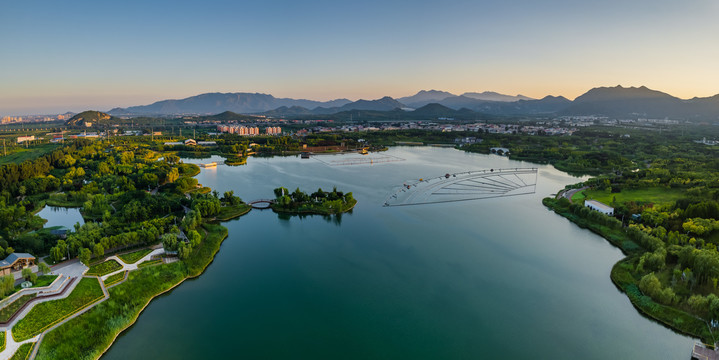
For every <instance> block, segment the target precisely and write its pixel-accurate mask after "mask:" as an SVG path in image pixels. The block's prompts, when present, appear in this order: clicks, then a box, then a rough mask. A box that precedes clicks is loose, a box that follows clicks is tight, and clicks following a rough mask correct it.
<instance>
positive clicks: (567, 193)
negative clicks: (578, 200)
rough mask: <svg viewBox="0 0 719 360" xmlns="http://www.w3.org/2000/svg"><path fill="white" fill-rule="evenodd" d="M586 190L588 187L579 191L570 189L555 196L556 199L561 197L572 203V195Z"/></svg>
mask: <svg viewBox="0 0 719 360" xmlns="http://www.w3.org/2000/svg"><path fill="white" fill-rule="evenodd" d="M587 189H589V186H583V187H581V188H579V189H570V190H567V191H563V192H560V193H559V194H557V198H559V197H560V196H561V197H564V198H566V199H567V200H569V202H572V196H574V194H576V193H578V192H580V191H583V190H587Z"/></svg>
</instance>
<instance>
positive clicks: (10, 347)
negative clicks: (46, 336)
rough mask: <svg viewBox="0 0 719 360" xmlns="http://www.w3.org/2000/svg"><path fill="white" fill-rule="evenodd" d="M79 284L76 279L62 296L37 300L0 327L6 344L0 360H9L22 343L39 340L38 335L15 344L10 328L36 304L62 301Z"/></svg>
mask: <svg viewBox="0 0 719 360" xmlns="http://www.w3.org/2000/svg"><path fill="white" fill-rule="evenodd" d="M79 282H80V281H79V279H77V280H76V281H74V282H73V283H72V284H69V286H68V287H67V291H65V292H64V293H63V294H62V295H59V296H53V297H50V298H45V299H40V300H37V301H34V302H32V303H31V304H30V305H29V306H28V307H26V308H25V309H23V310H22V311H21V312H20V313H19V314H18V315H17V316H16V317H15V318H14V319H13V321H11V322H10V323H8V324H7V325H5V326H0V331H5V340H6V341H7V343H6V345H5V350H3V351H2V352H0V360H5V359H9V358H11V357H12V356H13V354H15V351H17V349H18V348H19V347H20V345H22V344H24V343H27V342H37V341H38V339H39V337H40V335H37V336H35V337H33V338H31V339H28V340H24V341H20V342H15V340H14V339H13V337H12V327H13V326H15V324H17V323H18V321H20V320H21V319H22V318H24V317H25V316H26V315H27V314H28V313H29V312H30V310H32V309H33V308H34V307H35V306H37V304H40V303H44V302H46V301H53V300H59V299H64V298H66V297H68V296H70V294H71V293H72V291H73V290H74V289H75V287H76V286H77V284H78V283H79ZM62 283H63V284H67V283H69V281H63V282H62ZM63 289H64V288H63ZM63 289H59V290H58V291H57V293H59V292H61V291H63Z"/></svg>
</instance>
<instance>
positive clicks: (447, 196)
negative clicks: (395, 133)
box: [384, 168, 537, 206]
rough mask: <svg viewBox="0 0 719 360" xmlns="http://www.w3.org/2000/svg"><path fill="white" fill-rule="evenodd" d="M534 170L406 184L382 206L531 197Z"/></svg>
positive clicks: (482, 172) (458, 175)
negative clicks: (521, 196) (526, 195)
mask: <svg viewBox="0 0 719 360" xmlns="http://www.w3.org/2000/svg"><path fill="white" fill-rule="evenodd" d="M536 186H537V168H513V169H487V170H477V171H467V172H461V173H454V174H449V173H447V174H445V175H443V176H438V177H434V178H429V179H424V178H422V179H419V180H418V181H412V182H407V183H405V184H403V185H402V187H400V188H399V189H398V190H396V192H394V193H393V194H391V195H390V196H389V197H387V199H386V200H385V203H384V206H406V205H422V204H434V203H445V202H456V201H468V200H479V199H487V198H496V197H505V196H516V195H525V194H533V193H534V192H535V191H536Z"/></svg>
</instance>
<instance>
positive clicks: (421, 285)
mask: <svg viewBox="0 0 719 360" xmlns="http://www.w3.org/2000/svg"><path fill="white" fill-rule="evenodd" d="M388 154H391V155H394V156H397V157H400V158H403V159H406V160H405V161H402V162H393V163H387V164H375V165H357V166H334V167H332V166H327V165H325V164H323V163H321V162H320V161H316V160H312V159H310V160H301V159H299V158H298V157H297V158H295V157H291V158H270V159H268V158H264V159H263V158H251V159H249V161H248V164H247V165H245V166H240V167H227V166H224V165H220V166H218V167H217V168H214V169H202V172H201V174H200V175H198V179H199V181H200V182H201V183H202V184H203V185H205V186H210V187H212V188H213V189H216V190H218V191H219V192H220V193H222V192H224V191H226V190H234V191H235V194H236V195H239V196H240V197H242V198H243V199H244V200H246V201H249V200H253V199H260V198H270V197H272V189H273V188H275V187H278V186H284V187H287V188H289V189H290V190H293V189H295V188H296V187H298V186H299V187H300V188H302V189H304V190H309V191H314V190H315V189H317V188H318V187H322V189H325V190H331V189H332V187H333V186H337V188H338V189H339V190H344V191H352V192H353V194H354V196H355V198H356V199H357V200H358V201H359V203H358V205H357V206H356V207H355V209H354V211H353V213H351V214H345V215H343V216H342V217H341V219H330V220H328V219H326V218H323V217H319V216H313V217H305V218H299V217H292V218H289V219H283V218H280V217H279V216H278V215H277V214H274V213H272V212H271V211H258V210H253V211H252V212H250V213H249V214H248V215H246V216H244V217H242V218H240V219H236V220H233V221H230V222H228V223H225V226H227V227H228V228H229V237H228V238H227V239H226V240H225V242H224V243H223V245H222V248H221V249H220V252H219V253H218V254H217V257H216V258H215V261H214V262H213V263H212V264H211V265H210V266H209V267H208V269H207V270H206V272H205V273H204V274H202V276H200V277H199V278H197V279H194V280H188V281H186V282H185V283H183V284H182V285H181V286H179V287H178V288H176V289H175V290H174V291H172V292H171V293H169V294H168V295H166V296H162V297H160V298H158V299H155V300H153V301H152V303H151V304H150V305H149V306H148V307H147V309H146V310H145V311H144V312H143V313H142V315H141V316H140V318H139V320H138V322H137V323H136V324H135V325H134V326H133V327H132V328H131V329H130V330H129V331H128V332H126V333H125V334H124V335H123V336H121V337H120V338H119V339H118V340H117V342H116V343H115V344H114V345H113V346H112V347H111V349H110V351H109V352H108V353H107V354H106V355H105V356H104V357H103V359H203V358H204V359H207V358H220V357H228V356H229V357H230V358H248V359H270V358H290V359H318V358H321V359H479V358H507V359H513V358H520V359H522V358H542V359H576V358H584V359H660V358H661V359H682V360H684V359H687V358H688V357H689V354H690V351H691V347H692V345H693V343H694V340H693V339H691V338H688V337H685V336H681V335H677V334H675V333H674V332H672V331H671V330H668V329H666V328H665V327H663V326H661V325H659V324H657V323H655V322H653V321H651V320H649V319H646V318H644V317H642V316H641V315H640V314H639V313H638V312H637V311H636V310H635V309H634V308H633V307H632V305H631V303H630V302H629V300H628V299H627V297H626V296H625V295H623V294H621V293H620V292H619V291H618V290H617V289H616V287H615V286H614V285H613V284H612V283H611V281H610V279H609V272H610V270H611V267H612V265H614V263H616V262H617V261H618V260H620V259H621V258H622V257H623V256H622V254H621V252H620V251H619V250H617V249H616V248H614V247H612V246H611V245H610V244H609V243H607V242H606V241H605V240H604V239H602V238H600V237H598V236H596V235H594V234H592V233H591V232H589V231H586V230H582V229H580V228H578V227H577V226H575V225H573V224H572V223H570V222H569V221H567V220H566V219H564V218H562V217H560V216H558V215H555V214H554V213H553V212H550V211H548V210H547V209H546V208H544V207H543V206H542V204H541V199H542V198H543V197H545V196H548V195H550V194H552V193H554V192H556V191H557V190H559V189H561V188H563V187H564V185H565V184H570V183H575V182H578V181H580V179H577V178H574V177H571V176H568V175H566V174H564V173H562V172H560V171H557V170H555V169H554V168H552V167H550V166H540V167H539V179H538V186H537V192H536V194H534V195H523V196H516V197H509V198H495V199H487V200H477V201H468V202H459V203H445V204H433V205H419V206H409V207H389V208H387V207H382V204H383V202H384V200H385V198H386V196H387V195H388V194H389V193H391V192H392V190H393V189H394V188H395V187H396V186H398V185H401V184H402V183H403V182H405V181H407V180H411V179H418V178H427V177H431V176H439V175H443V174H445V173H452V172H459V171H466V170H476V169H487V168H495V169H496V168H509V167H512V168H513V167H527V166H533V165H531V164H528V163H522V162H517V161H511V160H509V159H507V158H503V157H498V156H489V155H478V154H467V153H463V152H460V151H456V150H453V149H440V148H427V147H417V148H393V149H391V150H390V151H389V152H388ZM352 156H353V157H355V155H352ZM187 161H188V162H195V163H198V162H208V161H218V163H221V159H219V158H213V159H212V160H187Z"/></svg>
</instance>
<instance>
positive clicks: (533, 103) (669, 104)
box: [110, 86, 719, 121]
mask: <svg viewBox="0 0 719 360" xmlns="http://www.w3.org/2000/svg"><path fill="white" fill-rule="evenodd" d="M447 95H449V96H447ZM482 96H483V97H485V98H494V99H505V100H506V99H510V98H520V97H521V98H520V99H519V100H516V101H496V100H486V99H480V98H477V97H482ZM429 104H438V105H442V106H443V107H445V108H448V109H451V110H454V111H458V110H460V109H464V110H465V113H462V114H463V115H468V114H467V113H466V112H467V111H471V112H472V113H473V114H475V115H476V114H484V115H492V116H523V115H526V116H532V115H545V116H552V115H557V116H561V115H566V116H587V115H597V116H608V117H616V118H637V117H650V118H672V119H679V120H681V119H687V120H697V121H700V120H701V121H706V120H717V119H719V95H715V96H712V97H707V98H696V97H695V98H693V99H689V100H682V99H679V98H677V97H674V96H672V95H669V94H666V93H663V92H661V91H656V90H651V89H648V88H647V87H645V86H640V87H622V86H615V87H597V88H593V89H591V90H589V91H587V92H586V93H584V94H582V95H581V96H579V97H577V98H576V99H575V100H574V101H572V100H569V99H567V98H565V97H562V96H546V97H544V98H542V99H531V98H528V97H525V96H522V95H517V96H510V95H503V94H499V93H495V92H487V91H485V92H483V93H465V94H462V95H453V94H452V93H449V92H446V91H439V90H422V91H419V92H418V93H416V94H415V95H412V96H408V97H402V98H399V99H393V98H392V97H389V96H385V97H383V98H381V99H376V100H364V99H362V100H357V101H354V102H351V101H350V100H347V99H337V100H332V101H326V102H320V101H313V100H304V99H300V100H296V99H288V98H275V97H274V96H272V95H268V94H259V93H254V94H253V93H207V94H201V95H197V96H193V97H189V98H186V99H181V100H163V101H158V102H155V103H153V104H150V105H144V106H133V107H129V108H125V109H120V108H116V109H113V110H111V111H110V114H114V115H141V114H146V115H178V114H218V113H221V112H223V111H232V112H233V113H239V114H262V115H266V116H296V117H297V116H299V117H303V116H313V115H332V114H339V113H348V114H349V113H351V111H377V112H383V111H385V112H386V111H394V110H395V109H406V108H412V109H417V110H419V109H421V108H423V107H425V106H427V105H429ZM434 109H435V110H436V109H438V108H437V107H436V106H435V107H434ZM425 110H427V109H425ZM415 111H416V110H415ZM442 111H443V113H446V110H442ZM408 113H412V112H408ZM415 114H416V116H419V115H420V114H421V112H415ZM447 114H448V115H447V116H446V117H453V116H452V114H451V113H447ZM400 117H403V116H400Z"/></svg>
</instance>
